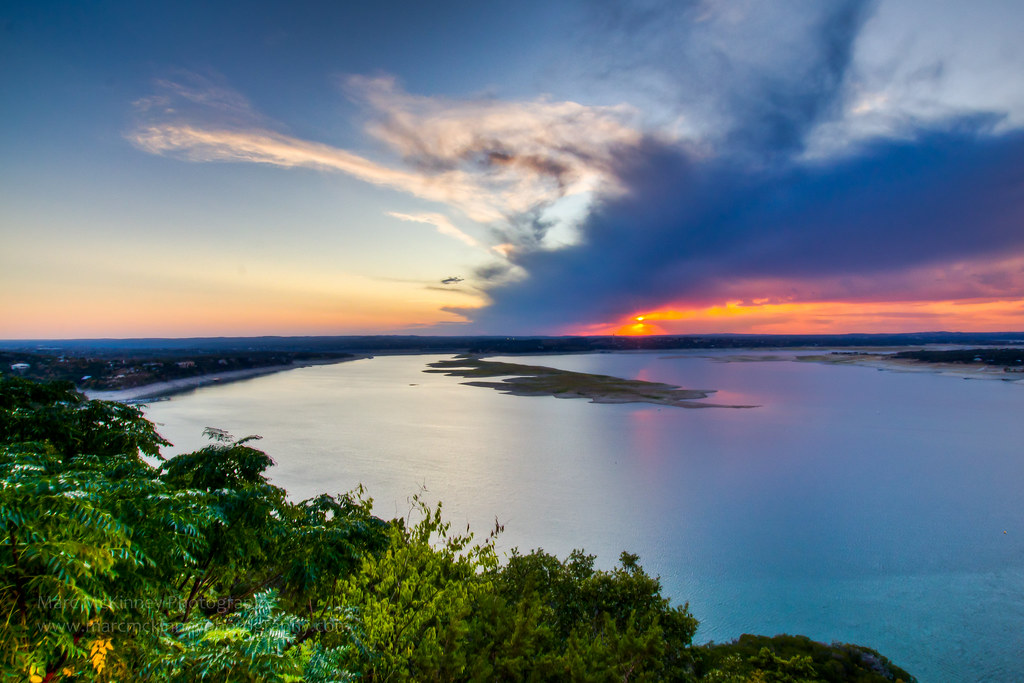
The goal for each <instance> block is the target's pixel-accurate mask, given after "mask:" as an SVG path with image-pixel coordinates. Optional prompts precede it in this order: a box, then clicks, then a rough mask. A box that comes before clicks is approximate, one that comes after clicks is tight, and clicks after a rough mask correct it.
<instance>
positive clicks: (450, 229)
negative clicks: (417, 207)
mask: <svg viewBox="0 0 1024 683" xmlns="http://www.w3.org/2000/svg"><path fill="white" fill-rule="evenodd" d="M388 215H389V216H392V217H393V218H397V219H399V220H402V221H409V222H411V223H426V224H427V225H433V226H434V227H435V228H437V231H438V232H439V233H441V234H442V235H447V236H448V237H454V238H455V239H457V240H459V241H460V242H463V243H465V244H468V245H469V246H471V247H479V246H481V245H480V242H478V241H477V240H476V238H475V237H473V236H472V235H467V234H466V233H464V232H463V231H461V230H459V229H458V228H457V227H455V226H454V225H452V222H451V221H450V220H448V217H447V216H444V215H442V214H439V213H417V214H410V213H399V212H397V211H388Z"/></svg>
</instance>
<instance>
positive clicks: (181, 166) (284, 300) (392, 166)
mask: <svg viewBox="0 0 1024 683" xmlns="http://www.w3.org/2000/svg"><path fill="white" fill-rule="evenodd" d="M0 31H2V35H3V39H2V40H0V93H2V102H3V104H2V105H0V116H2V123H3V124H4V125H3V126H2V127H0V207H2V208H0V236H2V237H3V241H4V244H5V248H4V250H3V252H2V255H0V271H2V272H0V288H2V289H0V291H2V293H0V338H44V337H52V338H61V337H97V336H105V337H125V336H196V335H232V334H236V335H243V334H244V335H249V334H361V333H389V332H396V333H407V332H420V333H451V334H462V333H467V334H469V333H493V334H504V333H515V334H526V333H567V332H570V333H571V332H613V331H618V332H634V333H649V332H680V333H686V332H699V333H706V332H715V331H719V332H845V331H899V330H933V329H1024V208H1022V207H1024V173H1022V171H1021V168H1022V165H1021V163H1020V161H1019V160H1020V159H1021V152H1022V151H1024V138H1022V131H1021V128H1022V126H1024V79H1021V78H1020V75H1019V74H1021V73H1024V50H1022V49H1021V47H1020V46H1019V36H1020V35H1024V6H1022V5H1020V4H1019V3H1016V2H1011V1H1001V2H1000V1H995V0H988V1H986V2H975V3H960V2H952V1H947V2H923V1H921V0H902V1H897V0H890V1H888V2H886V1H882V2H849V1H837V2H832V3H820V2H816V1H813V0H799V1H798V0H792V1H786V2H777V3H761V2H753V1H743V0H732V1H712V0H691V1H688V2H686V1H683V2H657V1H651V0H645V1H644V2H633V3H625V2H617V3H613V2H557V3H550V2H549V3H529V2H524V3H506V4H497V3H479V2H474V3H470V2H466V3H453V2H438V3H405V2H392V3H372V4H371V3H354V2H352V3H348V2H345V3H339V2H306V3H269V2H254V3H249V4H247V5H246V6H245V7H239V6H237V5H236V4H234V3H201V2H194V3H190V2H177V3H130V2H90V3H81V2H68V3H57V2H39V3H13V2H4V3H2V4H0ZM641 316H642V317H644V318H645V320H644V321H637V320H636V318H637V317H641Z"/></svg>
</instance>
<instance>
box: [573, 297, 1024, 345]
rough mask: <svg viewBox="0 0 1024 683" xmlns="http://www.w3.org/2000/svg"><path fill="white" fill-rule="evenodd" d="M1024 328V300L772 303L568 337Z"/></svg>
mask: <svg viewBox="0 0 1024 683" xmlns="http://www.w3.org/2000/svg"><path fill="white" fill-rule="evenodd" d="M1022 329H1024V299H1012V300H985V301H975V300H960V301H957V300H952V301H897V302H893V301H885V302H843V301H810V302H785V303H772V302H768V301H763V300H758V301H752V302H743V301H729V302H726V303H724V304H721V305H716V306H708V307H705V308H686V307H684V306H671V305H669V306H666V307H664V308H659V309H656V310H653V311H644V312H642V313H637V314H634V315H631V316H629V317H627V318H624V319H621V320H618V321H615V322H611V323H605V324H595V325H587V326H581V327H576V328H573V329H570V330H568V331H567V334H576V335H605V334H612V335H620V336H649V335H657V334H716V333H721V334H851V333H865V334H889V333H892V334H897V333H901V332H932V331H955V332H1007V331H1016V330H1022Z"/></svg>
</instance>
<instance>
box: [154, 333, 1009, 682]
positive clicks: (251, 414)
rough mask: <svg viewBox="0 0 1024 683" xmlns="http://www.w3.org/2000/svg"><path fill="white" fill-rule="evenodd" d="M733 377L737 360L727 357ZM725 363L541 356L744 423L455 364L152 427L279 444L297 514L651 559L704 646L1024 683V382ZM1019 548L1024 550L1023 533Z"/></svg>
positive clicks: (390, 366) (164, 407) (169, 419)
mask: <svg viewBox="0 0 1024 683" xmlns="http://www.w3.org/2000/svg"><path fill="white" fill-rule="evenodd" d="M721 355H722V356H725V355H729V354H721ZM705 356H707V353H706V352H703V353H702V354H700V355H697V354H684V355H682V356H681V357H666V356H665V354H648V353H638V354H591V355H578V356H538V357H517V358H513V359H509V360H512V361H513V362H522V363H536V364H541V365H549V366H554V367H560V368H565V369H570V370H579V371H584V372H599V373H604V374H612V375H618V376H622V377H637V378H642V379H650V380H657V381H665V382H670V383H674V384H679V385H681V386H684V387H689V388H697V389H717V390H718V393H717V394H715V395H714V396H713V399H712V400H714V401H718V402H722V403H738V404H756V405H758V406H759V407H757V408H752V409H744V410H732V409H705V410H684V409H678V408H667V407H663V408H659V407H656V406H643V405H639V404H638V405H595V404H590V403H587V402H585V401H581V400H559V399H554V398H550V397H521V396H508V395H503V394H499V393H498V392H495V391H492V390H488V389H482V388H476V387H467V386H464V385H461V384H460V383H459V382H460V380H459V378H450V377H444V376H440V375H434V374H426V373H423V372H422V370H423V368H424V367H425V364H426V363H427V362H429V361H431V360H434V359H436V358H439V357H436V356H433V357H432V356H392V357H379V358H375V359H372V360H362V361H356V362H350V363H342V364H339V365H332V366H320V367H313V368H304V369H299V370H294V371H291V372H286V373H280V374H277V375H271V376H267V377H262V378H258V379H254V380H251V381H247V382H239V383H235V384H228V385H224V386H218V387H211V388H205V389H202V390H200V391H197V392H194V393H191V394H186V395H182V396H178V397H175V398H173V399H172V400H170V401H164V402H159V403H154V404H152V405H151V406H149V407H148V409H147V414H148V416H149V417H150V419H152V420H154V421H156V422H157V423H158V424H159V425H160V431H161V433H162V434H164V436H166V437H167V438H169V439H170V440H171V441H173V442H174V443H175V444H176V448H175V449H173V450H172V451H170V452H180V451H187V450H192V449H195V448H198V447H200V446H202V445H204V444H205V441H204V440H203V438H202V436H201V431H202V429H203V427H206V426H214V427H220V428H222V429H226V430H228V431H230V432H231V433H232V434H234V435H235V436H245V435H248V434H260V435H262V436H263V437H264V440H263V441H262V442H260V444H259V446H260V447H262V448H263V449H264V450H266V451H267V452H268V453H270V454H271V455H272V456H273V457H274V458H275V460H276V461H277V466H276V467H275V468H274V470H273V472H272V473H271V478H272V479H273V481H274V482H275V483H276V484H278V485H280V486H283V487H285V488H286V489H288V491H289V492H290V493H291V494H292V496H293V497H294V498H305V497H309V496H312V495H315V494H318V493H321V492H329V493H338V492H344V491H347V490H350V489H352V488H353V487H355V486H356V485H357V484H359V483H362V484H365V485H366V487H367V489H368V491H369V493H370V494H371V495H372V496H373V497H374V500H375V511H376V512H377V514H379V515H381V516H383V517H392V516H395V515H404V514H406V513H407V512H408V510H409V504H408V497H409V496H410V495H411V494H413V493H415V492H417V491H419V490H420V489H421V488H425V489H426V491H427V494H426V495H427V497H428V498H429V499H432V500H442V501H444V504H445V509H446V511H447V516H448V518H449V519H450V520H452V522H453V523H454V525H455V526H458V525H461V524H464V523H470V524H472V525H473V528H474V529H476V530H477V531H478V532H479V533H480V534H481V535H484V534H485V533H486V531H487V530H488V529H489V528H490V527H491V526H493V523H494V519H495V517H497V518H498V519H499V520H500V521H501V522H502V523H503V524H504V525H505V529H506V531H505V533H504V534H503V540H502V545H503V547H504V548H510V547H513V546H518V547H520V548H521V549H523V550H527V549H530V548H534V547H543V548H544V549H545V550H547V551H549V552H555V553H558V554H559V555H564V554H565V553H567V552H568V551H570V550H571V549H573V548H577V547H582V548H584V549H586V550H587V551H588V552H590V553H593V554H596V555H597V556H598V562H599V564H600V565H602V566H606V567H607V566H611V565H612V564H614V562H615V561H616V560H617V557H618V554H619V552H621V551H622V550H629V551H631V552H635V553H638V554H639V555H640V556H641V562H642V563H643V565H644V567H645V568H646V569H647V570H648V571H650V572H651V573H654V574H659V575H660V576H661V578H662V582H663V584H664V586H665V590H666V593H667V594H668V595H670V596H672V597H673V599H675V600H677V601H679V602H685V601H688V602H689V603H690V607H691V610H692V611H693V613H694V614H695V616H697V617H698V618H699V619H700V620H701V628H700V631H699V632H698V636H697V638H698V640H700V641H707V640H718V641H721V640H728V639H731V638H735V637H737V636H739V635H740V634H741V633H763V634H768V635H771V634H775V633H802V634H805V635H808V636H810V637H812V638H814V639H816V640H821V641H825V642H830V641H844V642H855V643H860V644H864V645H868V646H870V647H873V648H875V649H878V650H879V651H881V652H882V653H883V654H885V655H887V656H889V657H890V658H891V659H893V660H894V661H895V662H896V663H897V664H899V665H901V666H903V667H905V668H907V669H909V670H910V671H912V672H913V673H915V674H917V675H918V676H919V678H920V680H921V681H922V682H944V681H971V680H993V681H1014V680H1024V658H1022V657H1021V653H1024V512H1022V511H1024V447H1022V445H1024V420H1021V415H1022V414H1024V385H1020V384H1010V383H1007V382H997V381H977V380H975V381H965V380H960V379H955V378H951V377H943V376H938V375H931V374H908V373H894V372H879V371H876V370H873V369H869V368H861V367H846V366H829V365H818V364H809V363H797V362H788V361H776V362H733V363H725V362H718V361H717V360H714V359H709V358H707V357H705ZM1004 532H1005V533H1004Z"/></svg>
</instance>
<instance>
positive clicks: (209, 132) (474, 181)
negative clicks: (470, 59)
mask: <svg viewBox="0 0 1024 683" xmlns="http://www.w3.org/2000/svg"><path fill="white" fill-rule="evenodd" d="M158 87H159V92H158V93H157V94H156V95H153V96H151V97H148V98H145V99H143V100H139V101H138V102H137V103H136V104H137V109H138V113H139V117H140V122H139V125H138V126H137V127H136V128H135V129H134V130H132V131H131V132H130V133H129V134H128V139H129V140H130V141H131V142H132V143H133V144H134V145H136V146H137V147H138V148H140V149H142V150H144V151H147V152H150V153H153V154H162V155H168V156H176V157H179V158H182V159H185V160H188V161H200V162H201V161H236V162H250V163H262V164H272V165H275V166H281V167H285V168H294V167H306V168H315V169H319V170H325V171H333V172H339V173H344V174H347V175H350V176H353V177H355V178H358V179H360V180H363V181H365V182H368V183H372V184H375V185H380V186H384V187H389V188H393V189H397V190H401V191H404V192H408V193H410V194H412V195H414V196H416V197H420V198H422V199H427V200H430V201H434V202H439V203H442V204H445V205H447V206H449V207H452V208H454V209H457V210H458V211H460V212H462V213H463V214H464V215H466V216H467V217H468V218H470V219H472V220H474V221H478V222H481V223H498V224H506V225H515V224H516V222H517V219H518V217H520V216H523V215H528V214H530V215H532V214H537V213H539V212H542V211H543V210H544V209H546V208H547V207H549V206H551V205H553V204H555V203H556V202H558V201H559V200H560V199H561V198H564V197H568V196H574V195H579V194H581V193H585V192H597V191H601V192H609V191H611V189H612V188H611V187H610V185H611V183H613V182H614V178H615V175H614V173H613V172H612V166H613V163H614V157H615V153H616V149H617V148H618V147H620V146H623V145H633V144H637V143H638V142H639V140H640V139H641V134H640V133H639V132H638V131H637V130H636V129H635V128H633V127H632V126H631V125H630V121H631V118H632V117H633V112H632V111H631V110H629V109H628V108H625V107H588V106H584V105H581V104H577V103H574V102H550V101H547V100H538V101H533V102H502V101H498V100H486V99H479V100H465V101H455V100H446V99H440V98H431V97H422V96H414V95H410V94H407V93H405V92H403V91H402V90H401V89H399V88H398V87H397V85H396V84H395V83H394V81H393V80H390V79H361V78H350V79H348V81H347V87H348V89H349V92H351V93H352V94H353V96H354V97H357V98H359V99H360V100H361V101H364V102H365V103H366V104H367V105H368V106H369V108H370V109H371V122H370V124H368V127H367V130H368V132H369V134H370V135H372V136H373V137H374V138H375V139H377V140H378V141H380V142H381V143H382V144H383V146H384V148H385V150H386V151H387V152H388V153H390V154H397V155H398V156H399V157H400V159H401V160H400V162H399V163H395V164H387V163H383V162H378V161H374V160H371V159H369V158H367V157H365V156H362V155H359V154H355V153H353V152H350V151H347V150H344V149H340V148H337V147H333V146H331V145H326V144H323V143H318V142H314V141H310V140H303V139H300V138H296V137H293V136H289V135H286V134H284V133H280V132H277V131H275V130H274V129H273V127H271V126H268V125H266V122H265V121H263V120H262V119H261V118H260V117H259V116H258V115H257V114H256V113H254V112H252V110H251V107H249V105H248V103H247V102H246V101H245V99H244V98H243V97H241V96H240V95H238V94H237V93H232V92H231V91H230V90H229V89H227V88H225V87H223V86H211V84H210V83H209V82H208V81H200V82H199V83H198V84H186V83H182V82H178V81H161V82H160V83H158ZM435 225H436V223H435ZM438 227H440V226H438ZM450 234H454V233H450Z"/></svg>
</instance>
